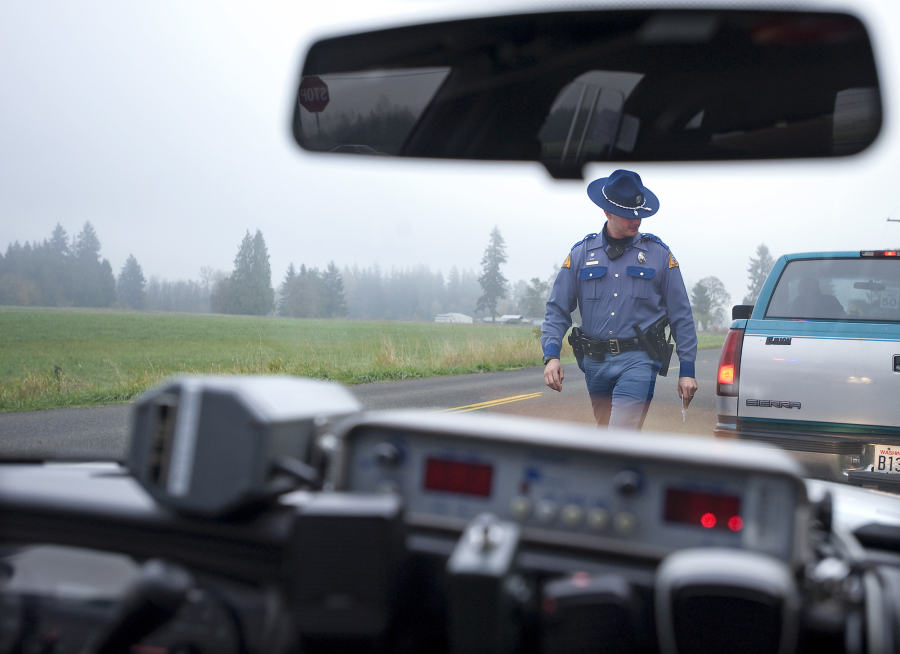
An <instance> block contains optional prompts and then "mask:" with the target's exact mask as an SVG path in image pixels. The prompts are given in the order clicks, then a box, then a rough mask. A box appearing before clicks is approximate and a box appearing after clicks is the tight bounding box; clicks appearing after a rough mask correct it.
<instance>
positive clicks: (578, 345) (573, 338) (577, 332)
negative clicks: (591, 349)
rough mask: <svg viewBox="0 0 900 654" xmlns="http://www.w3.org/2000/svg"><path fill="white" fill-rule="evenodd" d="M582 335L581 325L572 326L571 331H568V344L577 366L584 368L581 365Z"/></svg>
mask: <svg viewBox="0 0 900 654" xmlns="http://www.w3.org/2000/svg"><path fill="white" fill-rule="evenodd" d="M582 336H584V332H583V331H582V330H581V327H577V326H576V327H572V331H570V332H569V338H568V341H569V345H571V346H572V352H573V353H574V354H575V361H577V362H578V367H579V368H581V369H582V370H584V365H582V361H584V343H582V341H581V337H582Z"/></svg>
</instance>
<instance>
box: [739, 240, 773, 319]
mask: <svg viewBox="0 0 900 654" xmlns="http://www.w3.org/2000/svg"><path fill="white" fill-rule="evenodd" d="M774 265H775V261H774V260H773V259H772V255H771V254H769V248H768V247H766V245H765V243H761V244H760V245H759V247H757V248H756V258H754V257H750V266H749V267H748V268H747V276H748V277H749V278H750V283H749V284H747V289H748V292H747V295H745V296H744V304H756V300H757V298H758V297H759V292H760V291H761V290H762V287H763V284H764V283H765V281H766V278H767V277H768V276H769V273H770V272H771V271H772V266H774Z"/></svg>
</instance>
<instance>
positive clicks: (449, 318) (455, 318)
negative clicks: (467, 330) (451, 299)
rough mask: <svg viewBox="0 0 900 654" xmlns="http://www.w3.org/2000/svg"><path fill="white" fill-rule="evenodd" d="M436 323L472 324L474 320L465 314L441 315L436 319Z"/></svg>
mask: <svg viewBox="0 0 900 654" xmlns="http://www.w3.org/2000/svg"><path fill="white" fill-rule="evenodd" d="M434 321H435V322H453V323H459V324H469V323H471V322H472V318H471V317H469V316H467V315H466V314H464V313H439V314H438V315H436V316H435V317H434Z"/></svg>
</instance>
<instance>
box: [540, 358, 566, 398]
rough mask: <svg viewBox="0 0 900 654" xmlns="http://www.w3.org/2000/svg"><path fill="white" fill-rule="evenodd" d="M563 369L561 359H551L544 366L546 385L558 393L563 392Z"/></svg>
mask: <svg viewBox="0 0 900 654" xmlns="http://www.w3.org/2000/svg"><path fill="white" fill-rule="evenodd" d="M563 377H565V375H564V374H563V367H562V364H561V363H560V362H559V359H550V360H549V361H548V362H547V365H546V366H544V383H545V384H547V386H549V387H550V388H552V389H553V390H554V391H556V392H561V391H562V382H563Z"/></svg>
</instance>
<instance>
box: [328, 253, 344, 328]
mask: <svg viewBox="0 0 900 654" xmlns="http://www.w3.org/2000/svg"><path fill="white" fill-rule="evenodd" d="M322 285H323V286H324V291H325V294H324V295H325V297H324V298H323V300H324V301H323V303H322V304H323V307H322V308H323V311H322V313H323V314H324V315H325V316H326V317H328V318H343V317H344V316H346V315H347V302H346V301H345V300H344V278H343V277H342V276H341V271H340V270H338V267H337V266H335V265H334V261H331V262H329V263H328V268H326V269H325V272H324V273H322Z"/></svg>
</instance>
